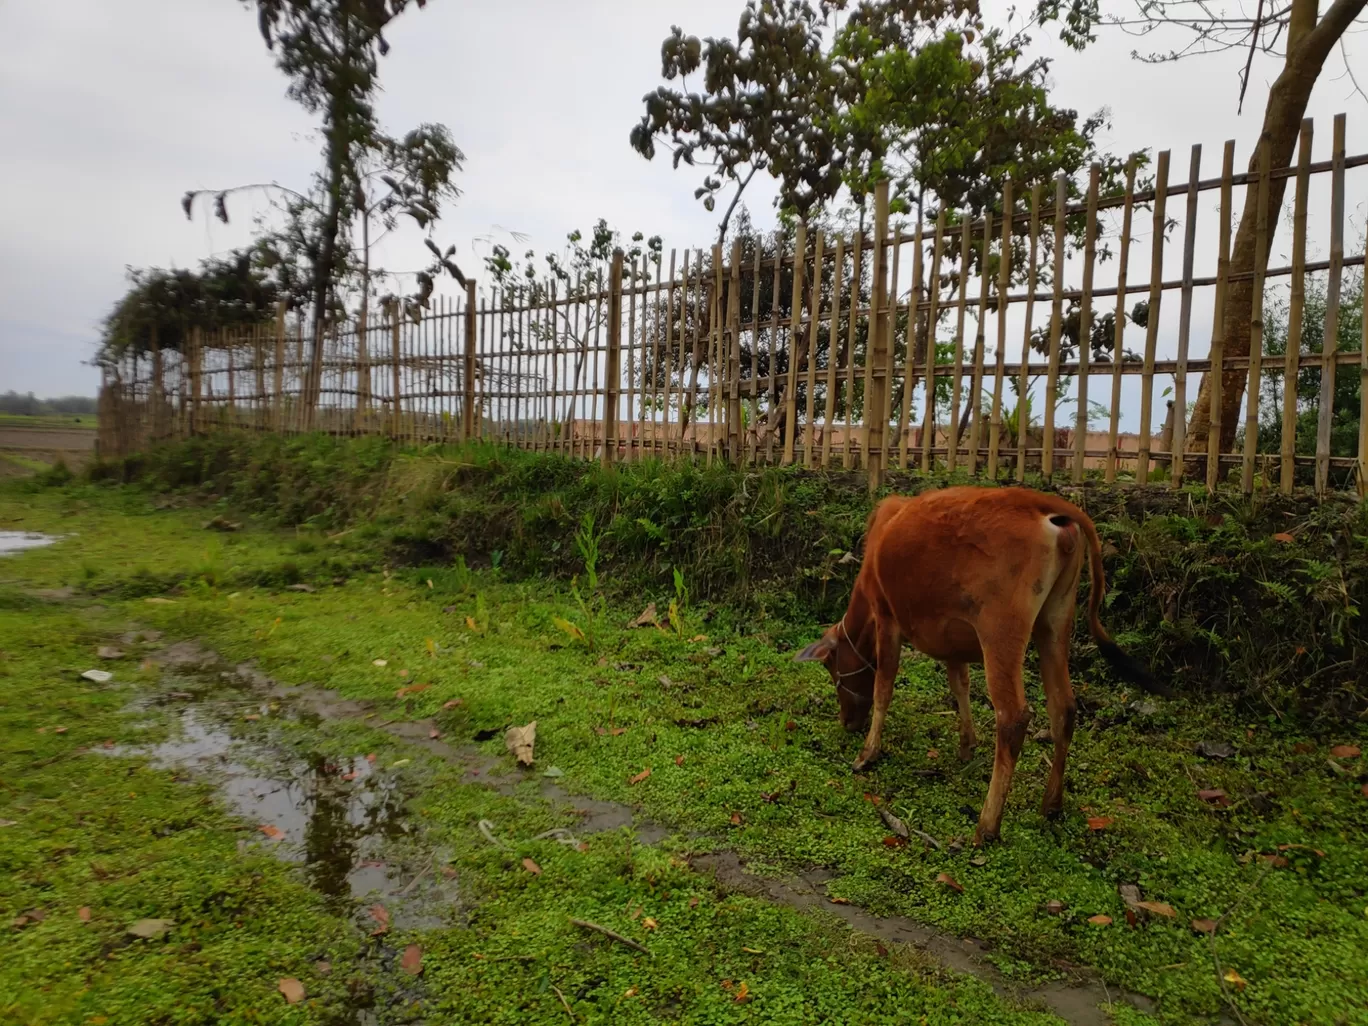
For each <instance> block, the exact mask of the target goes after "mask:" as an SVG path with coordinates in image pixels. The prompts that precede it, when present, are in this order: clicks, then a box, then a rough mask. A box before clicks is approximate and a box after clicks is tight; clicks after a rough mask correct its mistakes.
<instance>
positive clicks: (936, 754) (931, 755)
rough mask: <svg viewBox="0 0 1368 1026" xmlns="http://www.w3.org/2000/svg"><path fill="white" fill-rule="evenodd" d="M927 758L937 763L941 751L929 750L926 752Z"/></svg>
mask: <svg viewBox="0 0 1368 1026" xmlns="http://www.w3.org/2000/svg"><path fill="white" fill-rule="evenodd" d="M926 757H927V758H928V759H931V760H932V761H935V760H936V759H939V758H940V751H939V750H938V749H935V748H928V749H927V750H926Z"/></svg>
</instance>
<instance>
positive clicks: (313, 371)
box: [305, 111, 347, 426]
mask: <svg viewBox="0 0 1368 1026" xmlns="http://www.w3.org/2000/svg"><path fill="white" fill-rule="evenodd" d="M346 147H347V139H346V128H345V126H343V125H342V124H340V123H339V119H338V116H337V113H336V111H334V113H333V115H332V123H331V125H329V127H328V213H327V217H326V218H325V219H324V222H323V239H322V243H321V245H320V246H319V255H318V263H317V264H316V265H315V267H314V283H313V308H314V324H313V329H314V330H313V340H312V343H311V345H312V348H311V350H310V352H309V376H308V383H307V384H308V387H307V388H306V389H305V415H306V416H307V418H308V420H309V423H310V426H312V424H313V419H314V413H315V411H316V410H317V409H318V403H319V400H320V399H321V397H322V386H323V339H324V335H325V333H326V324H327V316H326V315H327V307H328V295H329V292H330V291H331V288H332V279H333V270H334V265H335V264H336V262H337V235H338V232H339V231H340V230H341V227H342V175H343V171H344V169H345V163H346Z"/></svg>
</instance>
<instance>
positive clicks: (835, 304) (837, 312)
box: [822, 235, 845, 467]
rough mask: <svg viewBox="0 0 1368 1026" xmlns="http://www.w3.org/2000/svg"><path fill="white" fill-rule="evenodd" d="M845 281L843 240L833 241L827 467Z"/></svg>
mask: <svg viewBox="0 0 1368 1026" xmlns="http://www.w3.org/2000/svg"><path fill="white" fill-rule="evenodd" d="M844 279H845V238H844V237H843V236H840V235H838V236H837V237H836V256H835V258H834V259H833V261H832V267H831V313H830V318H831V319H830V320H829V321H828V324H827V387H826V405H825V409H824V411H823V413H824V416H823V427H822V466H823V467H829V466H831V435H832V432H833V431H834V423H833V422H834V421H835V418H836V376H837V374H838V373H839V369H838V364H839V363H840V357H839V353H840V348H839V342H840V339H839V337H838V335H839V329H840V323H841V286H842V285H843V284H844Z"/></svg>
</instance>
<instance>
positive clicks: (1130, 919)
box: [1126, 908, 1139, 926]
mask: <svg viewBox="0 0 1368 1026" xmlns="http://www.w3.org/2000/svg"><path fill="white" fill-rule="evenodd" d="M1137 922H1139V920H1138V919H1137V918H1136V916H1135V909H1133V908H1128V909H1126V925H1127V926H1134V925H1135V924H1136V923H1137Z"/></svg>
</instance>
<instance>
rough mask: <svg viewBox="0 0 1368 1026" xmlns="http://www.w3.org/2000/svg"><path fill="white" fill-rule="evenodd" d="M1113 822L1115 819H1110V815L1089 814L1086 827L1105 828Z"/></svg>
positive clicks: (1092, 828)
mask: <svg viewBox="0 0 1368 1026" xmlns="http://www.w3.org/2000/svg"><path fill="white" fill-rule="evenodd" d="M1115 822H1116V820H1114V819H1112V818H1111V817H1110V816H1089V817H1088V829H1089V830H1106V829H1107V827H1109V826H1111V825H1112V824H1113V823H1115Z"/></svg>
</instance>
